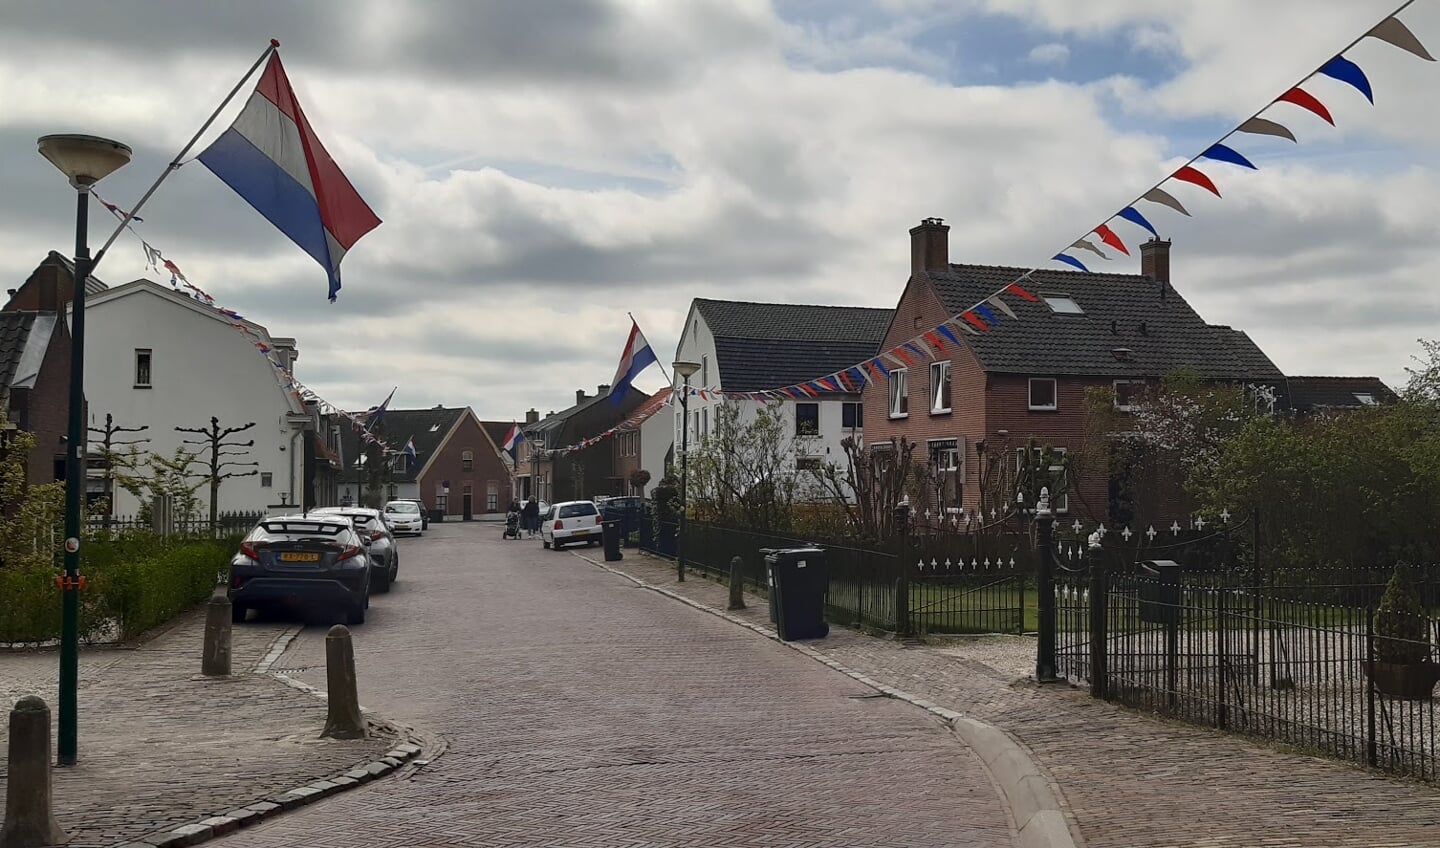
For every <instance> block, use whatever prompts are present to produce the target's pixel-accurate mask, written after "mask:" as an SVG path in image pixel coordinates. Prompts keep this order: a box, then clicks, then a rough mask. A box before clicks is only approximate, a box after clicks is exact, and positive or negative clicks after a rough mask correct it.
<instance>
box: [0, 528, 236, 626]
mask: <svg viewBox="0 0 1440 848" xmlns="http://www.w3.org/2000/svg"><path fill="white" fill-rule="evenodd" d="M234 551H235V540H233V539H224V540H216V541H210V540H201V541H197V540H193V539H192V540H182V541H171V540H165V539H161V538H159V537H155V536H151V535H148V534H138V533H137V534H127V535H124V536H120V537H116V538H112V539H104V540H96V541H91V542H87V543H86V546H85V550H84V559H83V561H82V565H81V574H83V575H84V576H85V588H84V589H83V590H81V592H80V622H79V635H80V640H81V641H83V642H110V641H125V640H128V639H133V638H135V637H136V636H139V635H140V634H142V633H144V632H145V631H147V630H149V629H151V628H153V627H156V626H158V625H161V624H164V623H165V622H166V621H169V620H170V619H171V618H174V617H175V616H176V615H178V614H180V613H182V612H184V611H185V610H187V609H189V608H191V607H193V606H194V605H196V604H198V603H200V602H201V601H203V600H205V599H206V598H207V597H209V595H210V593H211V591H213V590H214V588H215V585H216V579H217V575H219V574H220V573H221V572H224V571H225V569H227V568H228V567H229V561H230V557H231V555H233V553H234ZM58 571H59V569H58V568H55V569H49V568H43V569H36V568H30V569H16V568H0V643H5V642H8V643H16V642H20V643H35V642H49V641H53V640H55V639H59V638H60V592H59V590H58V589H57V588H56V586H55V575H56V574H57V573H58Z"/></svg>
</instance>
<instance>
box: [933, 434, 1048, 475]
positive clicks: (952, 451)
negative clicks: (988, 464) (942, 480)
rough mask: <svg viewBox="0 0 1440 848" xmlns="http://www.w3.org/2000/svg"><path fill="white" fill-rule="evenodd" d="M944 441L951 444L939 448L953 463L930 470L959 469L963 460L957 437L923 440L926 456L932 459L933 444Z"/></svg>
mask: <svg viewBox="0 0 1440 848" xmlns="http://www.w3.org/2000/svg"><path fill="white" fill-rule="evenodd" d="M946 442H949V443H951V446H950V447H947V448H941V450H943V451H944V455H946V456H949V457H950V458H952V459H953V460H954V464H953V465H949V466H946V467H944V468H933V469H931V470H932V471H959V470H960V466H961V463H962V462H964V455H963V451H962V450H961V448H960V440H959V439H957V438H949V439H929V440H927V441H926V442H925V454H926V458H927V459H932V460H933V459H934V457H935V450H936V448H935V446H936V445H939V444H943V443H946ZM1021 450H1024V448H1021Z"/></svg>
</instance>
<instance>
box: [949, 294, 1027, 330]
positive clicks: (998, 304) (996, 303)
mask: <svg viewBox="0 0 1440 848" xmlns="http://www.w3.org/2000/svg"><path fill="white" fill-rule="evenodd" d="M985 302H986V303H988V304H990V305H991V306H993V307H995V308H996V309H998V310H1000V311H1001V312H1004V313H1005V314H1006V315H1007V316H1009V317H1011V318H1014V317H1016V316H1015V310H1013V309H1011V308H1010V304H1008V303H1006V302H1005V301H1003V300H1001V299H1000V295H998V294H997V295H992V296H990V297H987V298H986V299H985ZM941 326H942V327H943V326H944V325H943V324H942V325H941Z"/></svg>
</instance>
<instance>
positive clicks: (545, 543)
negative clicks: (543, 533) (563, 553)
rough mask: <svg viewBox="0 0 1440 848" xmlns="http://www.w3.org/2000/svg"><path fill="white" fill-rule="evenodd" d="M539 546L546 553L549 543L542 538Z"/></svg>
mask: <svg viewBox="0 0 1440 848" xmlns="http://www.w3.org/2000/svg"><path fill="white" fill-rule="evenodd" d="M540 546H541V547H542V548H544V549H545V550H547V551H548V550H550V543H549V542H547V541H545V539H544V538H543V537H542V538H541V539H540Z"/></svg>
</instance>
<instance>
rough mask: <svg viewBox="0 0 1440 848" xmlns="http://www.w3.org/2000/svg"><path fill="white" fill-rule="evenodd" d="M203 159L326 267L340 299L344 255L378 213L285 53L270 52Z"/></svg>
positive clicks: (370, 227) (375, 221)
mask: <svg viewBox="0 0 1440 848" xmlns="http://www.w3.org/2000/svg"><path fill="white" fill-rule="evenodd" d="M199 159H200V161H201V162H202V163H204V165H205V167H207V168H209V169H210V170H211V171H213V172H214V173H215V176H217V177H219V178H220V179H222V180H224V181H225V183H226V185H228V186H230V188H232V189H234V190H235V193H236V194H238V195H240V196H241V197H243V198H244V199H245V201H246V202H248V203H249V204H250V205H251V206H253V207H255V211H257V212H259V213H260V214H261V215H264V216H265V218H266V220H268V221H269V222H270V223H272V224H274V225H275V226H276V227H277V228H278V229H279V230H280V232H282V233H284V234H285V235H287V236H289V237H290V240H291V241H293V242H295V243H296V244H298V245H299V246H300V247H301V249H303V250H304V251H305V252H306V253H308V254H310V256H311V257H313V258H314V259H315V261H316V262H319V263H320V265H321V266H322V267H324V268H325V272H326V273H327V274H328V275H329V277H330V300H332V301H333V300H335V295H336V293H337V292H339V291H340V260H341V259H343V258H344V257H345V252H346V251H348V250H349V249H350V248H351V247H352V246H354V244H355V242H357V241H359V240H360V237H361V236H363V235H365V234H366V233H368V232H370V231H371V230H373V229H375V228H376V227H377V226H379V225H380V219H379V218H378V217H376V216H375V213H374V212H373V211H371V209H370V207H369V206H368V205H367V204H366V203H365V200H364V199H363V198H361V197H360V194H359V192H357V191H355V187H354V186H352V185H351V184H350V180H349V179H347V178H346V176H345V174H344V173H342V172H341V171H340V166H338V165H336V164H335V160H334V159H331V158H330V154H329V153H328V152H326V150H325V145H323V144H321V143H320V139H319V138H317V137H316V135H315V131H314V129H312V128H311V126H310V122H309V121H307V120H306V119H305V113H304V112H303V111H301V109H300V101H298V100H297V99H296V98H295V92H294V90H292V89H291V88H290V80H289V79H288V78H287V77H286V76H285V69H284V68H283V67H282V66H281V65H280V56H279V54H271V56H270V62H269V64H267V65H266V66H265V73H264V74H263V75H262V76H261V77H260V84H259V85H257V86H256V87H255V93H254V94H252V95H250V101H249V102H248V103H246V104H245V109H244V111H242V112H241V113H240V116H239V117H237V118H236V119H235V123H234V124H232V125H231V126H230V129H228V130H226V131H225V132H224V134H222V135H221V136H220V137H219V138H217V139H215V141H214V143H213V144H211V145H210V146H209V147H207V148H206V149H205V152H203V153H201V154H200V156H199Z"/></svg>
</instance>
